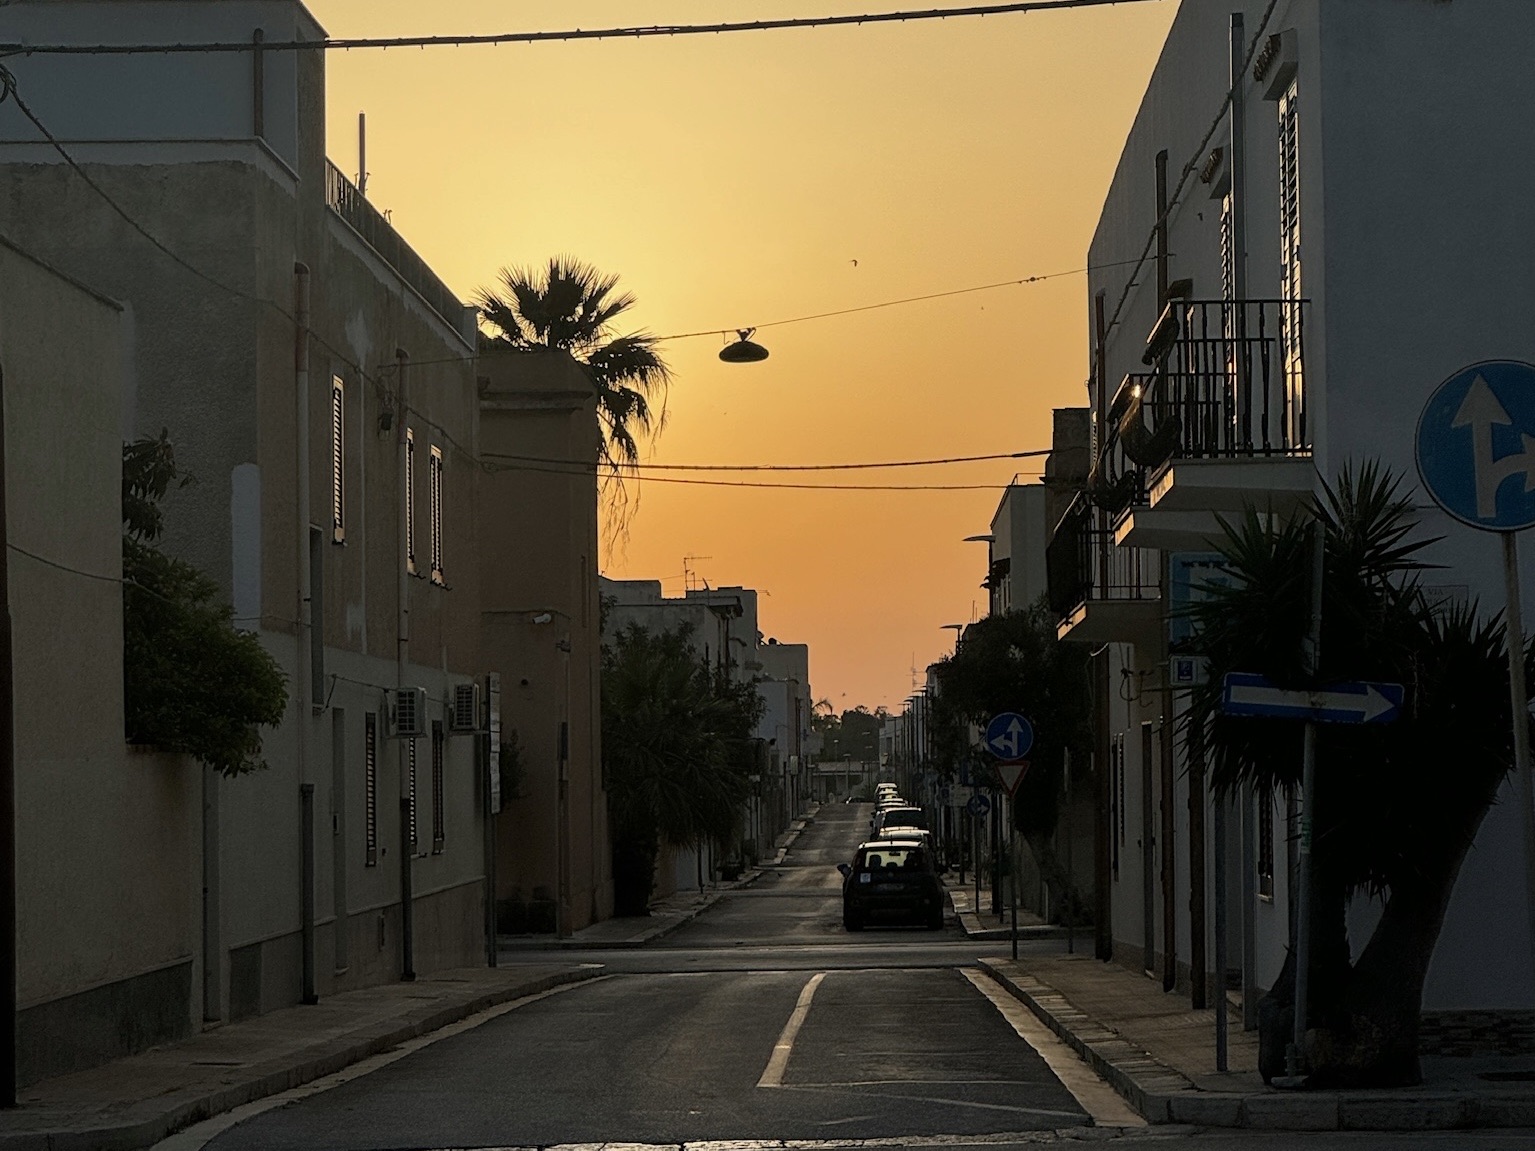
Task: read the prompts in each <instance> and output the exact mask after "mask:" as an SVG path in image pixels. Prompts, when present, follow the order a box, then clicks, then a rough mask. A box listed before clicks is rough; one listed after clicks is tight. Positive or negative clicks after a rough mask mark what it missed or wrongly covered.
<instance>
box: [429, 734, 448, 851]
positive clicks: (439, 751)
mask: <svg viewBox="0 0 1535 1151" xmlns="http://www.w3.org/2000/svg"><path fill="white" fill-rule="evenodd" d="M446 742H447V741H446V740H444V739H443V734H442V723H441V721H440V720H433V721H432V853H433V854H434V855H435V854H437V853H438V852H440V851H441V850H442V845H443V841H444V840H445V839H446V838H447V835H446V826H447V821H446V819H444V817H443V810H442V792H443V786H442V783H443V778H442V777H443V770H442V769H443V763H442V761H443V753H444V751H445V750H446V749H445V746H444V745H445V744H446Z"/></svg>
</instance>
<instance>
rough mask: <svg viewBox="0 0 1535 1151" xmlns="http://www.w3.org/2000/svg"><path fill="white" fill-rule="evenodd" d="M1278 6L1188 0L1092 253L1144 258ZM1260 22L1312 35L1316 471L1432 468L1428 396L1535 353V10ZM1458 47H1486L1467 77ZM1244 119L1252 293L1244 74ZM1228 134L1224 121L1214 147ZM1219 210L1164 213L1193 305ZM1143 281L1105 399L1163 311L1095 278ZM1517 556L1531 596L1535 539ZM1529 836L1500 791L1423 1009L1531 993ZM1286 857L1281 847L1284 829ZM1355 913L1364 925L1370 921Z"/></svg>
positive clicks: (1487, 606)
mask: <svg viewBox="0 0 1535 1151" xmlns="http://www.w3.org/2000/svg"><path fill="white" fill-rule="evenodd" d="M1266 7H1267V3H1266V0H1184V3H1183V5H1182V7H1181V8H1180V10H1179V14H1178V16H1177V18H1176V20H1175V22H1174V25H1173V28H1172V31H1171V33H1170V36H1169V39H1168V41H1167V43H1166V45H1165V47H1164V49H1163V53H1162V56H1161V58H1160V60H1159V62H1158V64H1157V67H1156V71H1155V73H1154V76H1153V79H1152V81H1151V84H1150V86H1149V88H1148V92H1147V95H1146V97H1145V99H1144V101H1143V104H1142V106H1141V108H1140V110H1139V112H1138V114H1137V117H1136V120H1135V123H1134V126H1133V127H1132V129H1131V132H1130V134H1129V137H1128V139H1127V141H1126V145H1125V149H1124V153H1123V156H1122V158H1121V162H1120V165H1119V168H1118V170H1117V171H1116V174H1115V177H1114V180H1113V183H1112V185H1111V187H1110V189H1109V192H1108V196H1107V199H1106V201H1105V205H1104V209H1103V213H1102V216H1101V218H1100V221H1099V225H1098V228H1097V231H1096V233H1095V235H1094V239H1093V242H1092V246H1091V249H1090V257H1089V262H1090V263H1091V264H1093V265H1100V264H1107V263H1111V262H1114V261H1119V260H1124V259H1133V258H1135V257H1136V256H1138V255H1139V254H1140V252H1141V251H1142V249H1143V247H1144V245H1145V242H1146V238H1147V234H1148V232H1149V230H1150V229H1151V227H1152V224H1153V222H1154V218H1155V196H1154V173H1155V156H1156V153H1157V152H1158V151H1159V150H1161V149H1164V148H1165V149H1167V150H1168V152H1169V175H1170V182H1171V183H1172V184H1174V185H1176V183H1177V182H1178V180H1179V177H1180V175H1181V173H1182V170H1183V165H1184V164H1185V163H1186V162H1188V161H1189V160H1190V159H1191V158H1194V154H1195V150H1196V147H1197V146H1198V144H1199V142H1200V139H1201V137H1202V136H1203V134H1204V132H1205V130H1206V129H1207V128H1208V127H1209V125H1210V123H1211V120H1212V119H1213V118H1214V116H1215V114H1216V112H1217V110H1218V109H1219V107H1220V103H1221V100H1222V98H1223V96H1224V93H1225V91H1226V88H1227V85H1228V81H1229V61H1228V49H1229V39H1230V31H1229V28H1230V24H1229V21H1230V13H1231V12H1233V11H1242V12H1243V13H1245V15H1246V23H1247V34H1248V36H1249V37H1251V36H1253V35H1254V34H1255V33H1256V32H1257V31H1258V25H1259V20H1260V18H1261V16H1262V14H1263V10H1264V9H1265V8H1266ZM1267 31H1268V32H1270V33H1273V32H1280V31H1293V32H1294V33H1295V36H1296V43H1297V49H1298V53H1297V60H1298V69H1297V73H1296V77H1297V82H1298V86H1299V93H1300V129H1299V140H1300V178H1301V214H1302V215H1301V218H1302V225H1301V231H1302V244H1303V256H1302V261H1303V291H1304V294H1305V295H1306V297H1307V298H1308V299H1310V300H1311V304H1310V312H1309V316H1308V320H1307V327H1306V343H1307V363H1306V370H1307V387H1308V392H1309V399H1310V413H1309V414H1310V418H1311V421H1312V431H1313V434H1314V437H1315V446H1316V461H1317V465H1318V468H1319V470H1320V471H1321V473H1322V474H1323V475H1324V476H1326V477H1329V478H1331V477H1334V476H1336V474H1337V473H1338V472H1339V471H1340V470H1341V469H1342V468H1343V467H1344V466H1345V465H1346V464H1347V463H1349V462H1355V463H1357V462H1359V461H1361V460H1364V459H1367V458H1378V459H1380V460H1381V461H1382V462H1384V463H1385V464H1386V465H1387V466H1389V467H1391V468H1392V469H1394V470H1395V471H1396V472H1397V473H1398V474H1399V475H1401V476H1402V477H1403V479H1404V481H1405V482H1406V483H1407V484H1408V485H1416V484H1417V473H1416V467H1415V463H1414V458H1413V450H1414V449H1413V440H1414V430H1415V425H1416V420H1417V417H1418V413H1419V411H1420V410H1421V409H1422V406H1423V403H1424V401H1425V400H1426V398H1427V397H1428V395H1429V394H1430V392H1431V391H1432V390H1433V389H1434V388H1435V387H1436V386H1437V385H1438V384H1439V383H1440V382H1441V381H1442V380H1443V379H1445V378H1446V377H1447V376H1449V375H1450V374H1452V373H1453V372H1455V371H1456V370H1458V369H1459V368H1461V367H1463V366H1465V365H1467V364H1470V363H1474V362H1476V361H1479V360H1483V359H1489V358H1509V359H1522V360H1535V325H1532V324H1531V323H1530V321H1529V317H1530V316H1531V315H1532V314H1535V275H1532V273H1535V255H1532V253H1535V214H1532V213H1531V212H1530V211H1529V209H1528V196H1527V193H1526V191H1525V190H1526V189H1527V188H1528V186H1529V184H1530V182H1531V168H1532V166H1535V160H1532V157H1535V123H1532V122H1531V121H1530V120H1529V118H1528V117H1523V118H1521V117H1518V116H1510V115H1509V112H1508V110H1509V109H1515V108H1528V107H1530V106H1531V105H1532V103H1535V77H1532V76H1531V74H1530V72H1529V70H1528V68H1527V67H1525V66H1524V64H1523V62H1522V57H1523V54H1524V46H1525V45H1527V44H1528V43H1530V42H1531V40H1532V39H1535V6H1532V5H1530V4H1528V3H1524V2H1521V0H1455V2H1454V3H1434V2H1429V0H1424V2H1421V3H1420V2H1404V0H1280V2H1279V3H1278V5H1277V6H1276V8H1275V10H1274V15H1273V19H1272V22H1271V24H1270V27H1269V28H1268V29H1267ZM1446 61H1474V62H1475V67H1474V71H1473V72H1471V73H1468V72H1467V71H1466V69H1464V68H1462V67H1459V66H1457V67H1453V68H1452V67H1447V66H1446ZM1245 123H1246V127H1247V153H1248V164H1247V170H1246V191H1247V205H1248V212H1247V225H1248V244H1247V251H1248V263H1247V267H1248V279H1249V289H1248V296H1249V297H1251V298H1265V297H1273V296H1274V295H1276V294H1277V291H1278V237H1279V226H1278V187H1277V171H1276V170H1277V155H1278V144H1277V115H1276V107H1275V105H1274V104H1273V103H1271V102H1268V101H1266V100H1265V99H1264V98H1263V94H1262V93H1261V92H1260V91H1258V90H1257V88H1256V86H1255V85H1253V84H1252V83H1251V81H1249V84H1248V87H1247V114H1246V120H1245ZM1227 142H1228V137H1227V131H1226V129H1225V128H1224V127H1222V128H1221V129H1220V130H1219V131H1218V132H1217V133H1216V135H1215V137H1214V138H1213V139H1212V140H1211V142H1210V145H1209V146H1211V147H1213V146H1225V145H1226V144H1227ZM1207 151H1208V147H1207V149H1206V152H1207ZM1219 219H1220V211H1219V203H1218V201H1215V200H1212V199H1211V198H1210V189H1209V188H1208V187H1206V186H1204V185H1203V184H1201V183H1200V182H1199V180H1198V179H1197V178H1195V179H1194V180H1192V181H1191V182H1190V184H1189V186H1188V189H1187V191H1186V192H1185V194H1184V196H1183V198H1182V200H1181V202H1180V203H1179V205H1178V206H1177V207H1176V208H1175V209H1174V210H1173V212H1172V213H1171V216H1170V218H1169V233H1170V234H1169V243H1168V246H1169V249H1170V251H1171V252H1172V253H1173V255H1172V259H1171V261H1170V278H1171V279H1178V278H1182V277H1192V278H1193V280H1194V293H1193V294H1194V297H1195V298H1201V299H1209V298H1213V297H1216V296H1218V295H1219V287H1220V283H1221V272H1220V262H1219ZM1132 275H1135V276H1136V280H1137V286H1136V287H1135V288H1133V289H1132V290H1131V291H1130V292H1129V294H1128V296H1127V297H1126V303H1125V306H1124V307H1123V309H1122V310H1120V311H1119V314H1118V317H1117V323H1116V324H1115V325H1114V327H1113V328H1112V329H1111V331H1110V332H1109V335H1108V340H1107V364H1106V367H1107V371H1106V378H1107V381H1108V387H1109V389H1110V391H1111V393H1112V390H1113V389H1115V388H1117V386H1118V384H1119V381H1120V379H1121V378H1122V377H1123V375H1124V374H1126V373H1127V372H1133V371H1143V370H1144V368H1143V367H1142V365H1141V364H1140V352H1141V350H1142V347H1143V346H1144V341H1145V339H1146V336H1147V334H1148V332H1149V331H1150V328H1151V326H1152V323H1153V321H1154V319H1155V316H1156V313H1157V309H1158V301H1157V300H1156V299H1155V298H1154V297H1155V289H1154V283H1155V280H1154V277H1153V276H1152V275H1151V270H1150V269H1149V268H1147V269H1143V270H1142V271H1140V272H1139V273H1136V272H1135V271H1134V270H1133V269H1131V268H1118V269H1112V268H1111V269H1103V270H1100V271H1096V272H1094V273H1093V274H1092V276H1091V285H1090V295H1089V300H1090V299H1091V293H1096V292H1100V291H1101V292H1103V293H1104V297H1105V301H1106V312H1107V313H1108V315H1109V317H1110V318H1114V316H1115V312H1116V305H1117V304H1118V302H1119V300H1120V299H1121V295H1122V293H1123V291H1124V289H1125V285H1126V283H1127V282H1128V281H1129V279H1130V277H1131V276H1132ZM1419 503H1420V506H1421V510H1422V530H1423V533H1424V534H1425V535H1443V536H1444V537H1445V538H1444V540H1443V542H1442V543H1440V544H1438V545H1437V546H1435V547H1434V548H1432V549H1430V550H1429V551H1428V552H1427V553H1425V556H1426V558H1427V559H1428V560H1429V561H1430V562H1435V563H1440V564H1443V565H1445V567H1444V570H1442V571H1438V572H1434V573H1433V574H1432V577H1431V580H1430V582H1432V583H1435V584H1439V583H1443V584H1447V585H1461V586H1464V587H1466V588H1468V589H1469V591H1470V594H1471V595H1472V596H1474V597H1475V596H1479V597H1481V602H1482V604H1483V609H1484V611H1488V612H1492V611H1496V610H1498V609H1499V608H1500V607H1501V605H1502V601H1503V594H1502V587H1501V575H1500V568H1499V566H1498V545H1497V541H1496V540H1495V539H1494V538H1493V537H1492V536H1490V535H1487V534H1483V533H1478V532H1475V531H1473V530H1471V529H1468V528H1465V527H1462V526H1460V525H1457V524H1452V523H1451V522H1449V521H1448V519H1447V518H1446V517H1444V516H1443V515H1442V514H1441V513H1439V512H1438V511H1437V510H1435V509H1434V508H1433V507H1431V506H1428V503H1427V500H1426V499H1423V498H1422V497H1421V496H1420V498H1419ZM1520 551H1521V555H1522V557H1523V572H1524V593H1525V596H1526V597H1527V598H1528V597H1529V596H1530V595H1531V593H1532V592H1535V567H1532V561H1535V553H1532V551H1531V545H1530V543H1529V541H1528V540H1524V541H1521V547H1520ZM1118 730H1123V728H1119V729H1118ZM1132 739H1133V736H1132ZM1131 775H1132V779H1133V777H1134V773H1133V772H1132V773H1131ZM1281 826H1282V825H1281ZM1276 839H1279V837H1278V836H1277V835H1276ZM1519 843H1520V831H1519V819H1518V812H1517V809H1516V808H1515V806H1514V804H1513V803H1512V789H1511V787H1509V786H1505V788H1504V791H1503V794H1502V795H1501V796H1500V802H1499V803H1498V804H1497V805H1496V806H1495V807H1494V808H1493V810H1492V811H1491V812H1490V814H1489V815H1488V817H1487V820H1486V823H1485V824H1484V826H1483V829H1482V831H1481V834H1480V835H1479V837H1478V839H1477V842H1476V845H1475V847H1474V848H1473V850H1472V853H1471V855H1470V857H1469V858H1468V860H1467V862H1466V865H1465V867H1464V869H1463V871H1462V873H1461V876H1460V880H1459V883H1458V885H1457V888H1456V892H1455V897H1454V900H1453V902H1452V905H1451V908H1450V912H1449V915H1448V917H1447V920H1446V923H1445V928H1444V932H1443V934H1442V936H1441V940H1440V945H1439V948H1438V950H1437V951H1436V954H1435V957H1434V961H1433V966H1432V968H1431V971H1430V973H1429V979H1428V983H1427V986H1426V988H1425V1007H1426V1008H1429V1009H1434V1008H1462V1007H1530V1006H1535V978H1532V972H1531V965H1530V958H1529V957H1530V954H1531V941H1530V940H1529V939H1528V938H1527V935H1528V931H1527V928H1526V923H1527V917H1526V915H1525V913H1524V900H1525V899H1526V895H1525V893H1524V891H1523V890H1522V885H1521V884H1520V883H1518V882H1511V881H1510V877H1511V876H1518V875H1520V874H1522V861H1521V857H1520V846H1519ZM1276 853H1277V854H1278V855H1280V856H1281V859H1282V855H1283V843H1282V840H1280V841H1279V842H1278V843H1276ZM1280 866H1281V868H1282V862H1281V863H1280ZM1276 880H1278V881H1279V882H1280V883H1281V884H1282V879H1280V877H1279V876H1278V875H1276ZM1186 883H1187V874H1186V869H1185V871H1184V872H1182V873H1180V884H1186ZM1283 896H1284V891H1283V888H1282V886H1281V888H1280V890H1278V891H1276V899H1275V902H1274V904H1273V905H1271V906H1265V907H1260V908H1259V909H1258V912H1257V927H1258V937H1259V946H1260V956H1259V962H1258V972H1257V974H1258V982H1259V983H1260V985H1263V984H1266V982H1267V981H1268V980H1269V979H1270V978H1271V977H1272V974H1271V973H1277V970H1278V965H1279V962H1281V961H1282V957H1283V952H1282V948H1283V946H1284V943H1285V940H1286V938H1287V935H1288V931H1287V929H1286V925H1285V924H1284V922H1283V920H1284V916H1283V915H1282V914H1281V911H1282V904H1281V899H1282V898H1283ZM1138 899H1139V896H1138V891H1137V892H1136V893H1134V898H1133V899H1132V900H1131V903H1132V906H1131V907H1129V908H1122V906H1121V902H1120V900H1119V899H1118V898H1116V902H1115V911H1116V919H1115V928H1116V932H1115V933H1116V936H1122V935H1123V934H1124V932H1125V931H1129V932H1130V935H1129V936H1126V937H1127V938H1135V939H1138V936H1139V928H1138V924H1139V910H1138V907H1139V904H1138ZM1122 910H1125V911H1127V912H1128V913H1129V915H1130V919H1129V920H1128V921H1127V920H1125V919H1124V918H1122V917H1121V916H1120V912H1121V911H1122ZM1360 910H1361V914H1363V915H1364V918H1361V919H1360V921H1359V924H1360V926H1361V927H1362V926H1365V925H1366V924H1367V923H1368V915H1367V913H1366V911H1365V909H1363V908H1361V909H1360ZM1180 950H1182V941H1181V940H1180ZM1212 953H1213V951H1212Z"/></svg>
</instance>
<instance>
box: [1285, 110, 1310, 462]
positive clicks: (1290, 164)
mask: <svg viewBox="0 0 1535 1151" xmlns="http://www.w3.org/2000/svg"><path fill="white" fill-rule="evenodd" d="M1300 223H1301V221H1300V85H1299V81H1297V80H1291V81H1290V86H1289V87H1288V88H1286V89H1285V93H1284V95H1283V96H1281V97H1280V98H1279V295H1280V298H1281V300H1282V301H1283V303H1281V304H1280V328H1281V341H1282V343H1281V348H1282V351H1283V353H1284V373H1285V418H1286V422H1287V425H1288V427H1287V429H1286V430H1287V431H1288V432H1289V435H1290V442H1291V443H1294V444H1303V443H1305V442H1306V407H1305V390H1306V388H1305V384H1306V381H1305V375H1304V367H1303V358H1302V355H1301V348H1302V339H1301V323H1302V312H1301V304H1300V301H1301V298H1302V296H1301V290H1302V284H1301V234H1300Z"/></svg>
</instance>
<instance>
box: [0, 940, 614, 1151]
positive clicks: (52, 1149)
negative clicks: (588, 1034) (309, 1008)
mask: <svg viewBox="0 0 1535 1151" xmlns="http://www.w3.org/2000/svg"><path fill="white" fill-rule="evenodd" d="M600 974H601V968H598V967H590V968H572V969H571V970H570V971H561V972H556V973H554V974H552V975H546V976H543V977H541V978H538V979H533V980H529V981H527V982H524V983H518V984H515V985H512V986H508V987H502V988H497V989H496V990H493V991H486V992H482V993H481V994H479V995H476V996H474V997H473V998H472V999H468V1000H465V1001H464V1002H462V1003H454V1004H449V1005H446V1006H440V1007H435V1008H432V1009H430V1010H425V1011H423V1012H422V1013H421V1014H419V1015H416V1016H414V1017H408V1018H407V1019H405V1020H404V1021H401V1020H389V1021H386V1022H384V1023H382V1024H375V1025H374V1026H373V1027H371V1028H364V1029H361V1030H359V1031H357V1032H354V1033H352V1034H350V1035H344V1036H340V1037H338V1038H336V1039H332V1040H329V1041H327V1042H324V1043H317V1044H315V1045H314V1046H313V1047H310V1048H307V1049H305V1050H304V1051H303V1052H302V1053H300V1054H299V1056H298V1057H297V1058H298V1061H297V1062H285V1061H284V1060H282V1059H273V1060H269V1061H268V1062H266V1063H259V1064H255V1065H253V1066H251V1067H248V1068H242V1069H241V1072H242V1073H243V1074H244V1078H242V1079H241V1080H240V1081H239V1082H236V1083H229V1084H226V1085H224V1086H222V1087H220V1088H218V1089H217V1090H215V1091H210V1092H204V1093H201V1094H195V1093H192V1092H188V1093H185V1094H180V1095H178V1094H174V1093H173V1094H168V1095H164V1096H161V1097H160V1098H159V1099H157V1100H154V1101H153V1102H152V1103H144V1104H140V1105H138V1106H139V1107H140V1108H142V1107H147V1106H155V1105H158V1106H159V1107H160V1110H158V1111H157V1112H156V1113H155V1114H153V1115H150V1116H147V1117H145V1118H142V1119H138V1120H135V1121H132V1122H126V1123H118V1124H108V1125H103V1126H97V1127H92V1128H88V1129H84V1128H81V1129H75V1128H52V1129H45V1130H39V1131H17V1132H0V1151H139V1149H141V1148H144V1147H150V1146H152V1145H154V1144H155V1143H158V1142H159V1141H160V1140H161V1139H164V1138H166V1137H167V1136H169V1135H172V1134H174V1133H175V1132H177V1131H180V1130H181V1129H183V1128H185V1127H189V1126H191V1125H192V1124H193V1123H199V1122H201V1121H202V1120H204V1119H208V1118H211V1117H212V1116H214V1115H220V1114H222V1113H223V1112H225V1111H232V1110H233V1109H234V1108H236V1107H239V1106H242V1105H243V1104H246V1103H250V1102H253V1101H254V1100H257V1099H263V1098H265V1097H267V1096H268V1095H276V1094H278V1093H279V1092H282V1091H288V1090H291V1089H292V1088H294V1087H300V1086H302V1085H303V1084H305V1083H309V1082H312V1081H313V1080H315V1079H320V1078H322V1077H324V1076H326V1075H333V1074H335V1073H336V1072H337V1071H340V1070H342V1069H343V1068H345V1067H349V1066H351V1065H352V1064H353V1063H358V1062H360V1061H362V1060H364V1059H367V1058H369V1057H371V1056H374V1055H378V1054H381V1053H382V1052H385V1051H388V1050H389V1049H390V1048H392V1047H397V1046H399V1045H400V1044H401V1043H404V1042H406V1041H407V1040H411V1039H415V1038H417V1037H419V1036H422V1035H426V1034H428V1033H429V1032H432V1031H437V1030H439V1029H441V1028H443V1027H446V1026H447V1025H448V1024H450V1023H457V1022H459V1021H460V1020H462V1019H467V1018H468V1017H469V1016H471V1015H474V1014H476V1013H478V1012H480V1011H484V1010H486V1009H487V1008H490V1007H496V1006H499V1005H500V1004H502V1003H510V1002H511V1001H512V1000H514V999H522V998H524V997H526V996H529V995H537V994H539V993H540V992H543V991H549V990H551V989H552V988H555V987H560V986H563V985H565V984H567V983H582V982H585V981H586V980H588V979H595V978H596V977H597V976H598V975H600Z"/></svg>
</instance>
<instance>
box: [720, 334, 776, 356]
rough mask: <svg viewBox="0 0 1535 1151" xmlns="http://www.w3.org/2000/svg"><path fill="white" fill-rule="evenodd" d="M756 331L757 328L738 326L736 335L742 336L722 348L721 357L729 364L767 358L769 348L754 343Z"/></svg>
mask: <svg viewBox="0 0 1535 1151" xmlns="http://www.w3.org/2000/svg"><path fill="white" fill-rule="evenodd" d="M756 331H757V329H756V328H737V329H736V335H737V336H739V337H740V338H739V339H738V340H736V342H735V343H733V344H726V345H725V346H724V347H723V348H721V349H720V359H722V360H724V361H725V362H726V363H727V364H755V363H758V362H759V361H761V360H765V359H767V358H768V350H767V349H766V348H764V347H763V346H762V345H761V344H754V343H752V339H751V338H752V335H753V334H754V333H755V332H756Z"/></svg>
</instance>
